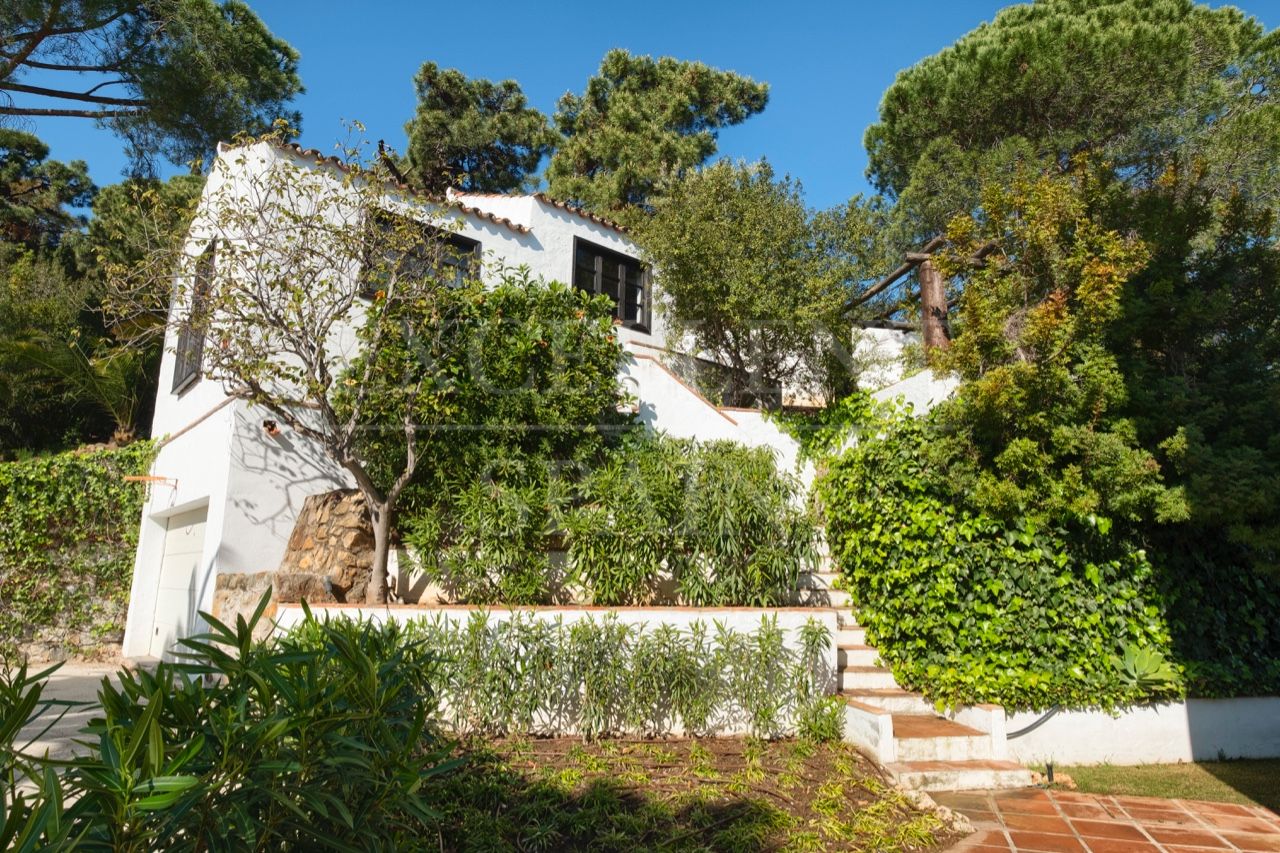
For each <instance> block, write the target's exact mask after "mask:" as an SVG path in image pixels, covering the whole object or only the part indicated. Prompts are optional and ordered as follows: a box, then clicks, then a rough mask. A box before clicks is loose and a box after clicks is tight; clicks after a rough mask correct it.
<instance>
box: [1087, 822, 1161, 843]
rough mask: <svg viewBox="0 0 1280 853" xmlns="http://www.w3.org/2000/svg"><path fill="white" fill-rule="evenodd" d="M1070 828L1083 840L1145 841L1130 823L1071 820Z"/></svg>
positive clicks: (1145, 838) (1138, 830) (1143, 836)
mask: <svg viewBox="0 0 1280 853" xmlns="http://www.w3.org/2000/svg"><path fill="white" fill-rule="evenodd" d="M1071 826H1072V828H1073V829H1075V831H1076V832H1078V833H1080V835H1081V837H1083V838H1118V839H1128V840H1129V841H1146V840H1147V837H1146V836H1145V835H1143V834H1142V830H1140V829H1138V827H1136V826H1134V825H1133V824H1131V823H1116V822H1115V821H1112V820H1073V821H1071Z"/></svg>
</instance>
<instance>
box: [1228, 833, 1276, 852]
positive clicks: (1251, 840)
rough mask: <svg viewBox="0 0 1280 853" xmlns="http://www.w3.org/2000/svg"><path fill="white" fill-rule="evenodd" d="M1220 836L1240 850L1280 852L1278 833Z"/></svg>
mask: <svg viewBox="0 0 1280 853" xmlns="http://www.w3.org/2000/svg"><path fill="white" fill-rule="evenodd" d="M1221 835H1222V837H1223V838H1225V839H1227V840H1228V841H1230V842H1231V843H1232V844H1234V845H1235V846H1237V847H1239V848H1240V849H1241V850H1260V851H1266V853H1276V851H1280V833H1277V832H1270V833H1266V834H1263V833H1259V832H1223V833H1221Z"/></svg>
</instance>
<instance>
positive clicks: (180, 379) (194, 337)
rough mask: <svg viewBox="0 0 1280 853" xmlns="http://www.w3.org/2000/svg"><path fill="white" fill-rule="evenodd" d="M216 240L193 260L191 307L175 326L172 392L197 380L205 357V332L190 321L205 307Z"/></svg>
mask: <svg viewBox="0 0 1280 853" xmlns="http://www.w3.org/2000/svg"><path fill="white" fill-rule="evenodd" d="M214 250H215V243H214V242H212V241H211V242H210V243H209V247H208V248H207V249H205V250H204V252H203V253H202V254H201V255H200V258H199V259H198V260H197V261H196V269H195V281H194V282H193V284H192V288H191V308H190V310H189V312H188V313H187V318H186V320H185V321H184V322H183V323H182V325H180V326H179V327H178V346H177V347H176V349H175V353H174V364H173V389H172V391H173V393H174V394H180V393H182V392H183V391H185V390H186V389H187V388H190V387H191V386H192V385H194V384H195V383H196V382H197V381H199V379H200V362H201V360H202V358H203V356H204V332H203V330H202V329H200V328H199V327H198V326H197V325H195V324H194V323H193V322H192V318H193V317H197V316H198V315H199V314H200V313H201V312H202V311H203V310H204V307H205V305H204V303H205V300H206V299H207V298H208V296H209V287H210V285H211V284H212V282H213V264H214Z"/></svg>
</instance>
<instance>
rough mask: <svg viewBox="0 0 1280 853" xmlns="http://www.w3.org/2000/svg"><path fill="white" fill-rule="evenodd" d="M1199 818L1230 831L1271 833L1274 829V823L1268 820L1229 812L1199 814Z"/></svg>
mask: <svg viewBox="0 0 1280 853" xmlns="http://www.w3.org/2000/svg"><path fill="white" fill-rule="evenodd" d="M1200 817H1201V818H1203V819H1204V820H1205V822H1206V823H1210V824H1212V825H1213V826H1215V827H1217V828H1218V829H1225V830H1229V831H1231V832H1259V833H1264V834H1265V833H1272V832H1275V831H1276V827H1275V824H1273V823H1272V822H1271V821H1269V820H1263V819H1262V818H1260V817H1238V816H1236V815H1229V814H1203V813H1202V814H1201V815H1200Z"/></svg>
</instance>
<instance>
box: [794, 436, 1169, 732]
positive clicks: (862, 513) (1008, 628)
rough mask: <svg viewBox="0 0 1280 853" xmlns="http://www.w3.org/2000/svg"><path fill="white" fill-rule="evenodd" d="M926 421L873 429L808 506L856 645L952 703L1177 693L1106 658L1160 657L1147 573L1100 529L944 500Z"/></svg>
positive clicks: (1156, 610) (1125, 546) (1136, 554)
mask: <svg viewBox="0 0 1280 853" xmlns="http://www.w3.org/2000/svg"><path fill="white" fill-rule="evenodd" d="M937 439H938V435H937V432H936V426H935V424H934V423H933V422H932V421H931V420H930V419H927V418H926V419H916V418H913V417H911V416H910V415H909V414H898V415H895V416H888V417H884V418H873V419H871V420H869V421H868V422H867V423H865V424H864V426H863V429H862V439H861V440H860V441H859V443H858V444H857V446H856V447H854V448H852V449H851V450H849V451H847V452H846V453H845V454H844V455H843V456H841V457H839V458H838V459H835V460H833V461H832V462H831V463H830V470H829V471H828V472H827V473H826V474H825V475H824V476H823V477H822V478H821V480H820V482H819V485H818V496H819V500H820V502H821V504H822V507H823V511H824V515H825V517H826V522H827V535H828V538H829V540H830V545H831V552H832V556H833V557H834V559H835V561H836V563H837V565H838V567H839V569H840V571H841V573H842V579H843V581H844V584H845V588H847V589H848V590H849V591H850V593H851V595H852V596H853V598H854V601H855V603H856V608H857V611H858V616H859V619H860V620H861V621H862V623H863V624H864V625H866V627H867V631H868V639H869V640H870V641H871V642H872V643H874V644H875V645H876V647H877V648H878V649H879V651H880V654H881V656H882V657H883V658H884V659H885V661H886V662H887V663H889V664H890V666H892V668H893V671H894V675H895V677H896V678H897V679H898V682H899V683H900V684H902V685H903V686H904V687H908V688H912V689H919V690H922V691H924V692H925V694H926V695H927V696H929V697H930V698H932V699H935V700H937V701H940V702H944V703H947V704H950V705H956V704H968V703H974V702H999V703H1001V704H1003V705H1004V706H1005V707H1006V708H1008V709H1010V710H1019V709H1024V708H1044V707H1048V706H1052V705H1070V706H1096V705H1102V706H1116V705H1120V704H1124V703H1127V702H1131V701H1134V700H1138V699H1143V698H1154V697H1158V696H1163V695H1171V694H1173V693H1176V692H1178V690H1179V684H1180V681H1179V680H1176V679H1175V681H1174V682H1172V683H1162V684H1141V685H1139V684H1135V683H1132V682H1129V681H1126V680H1125V679H1124V678H1123V676H1122V673H1121V671H1120V669H1119V668H1118V667H1117V666H1116V664H1115V662H1114V659H1116V658H1117V657H1121V658H1122V657H1123V656H1124V655H1125V654H1126V652H1128V651H1130V650H1141V649H1150V650H1153V651H1157V652H1161V653H1167V652H1168V651H1169V649H1170V635H1169V630H1168V628H1167V626H1166V624H1165V621H1164V608H1163V604H1164V602H1163V599H1162V596H1161V593H1160V589H1159V587H1158V585H1157V583H1156V579H1155V570H1154V568H1153V566H1152V565H1151V563H1150V561H1149V560H1148V558H1147V555H1146V554H1145V552H1143V551H1142V549H1140V548H1138V547H1135V546H1134V545H1133V543H1132V540H1131V539H1129V538H1128V537H1126V536H1124V535H1122V534H1121V533H1120V532H1119V531H1116V530H1113V529H1112V525H1111V523H1110V522H1109V521H1108V520H1106V519H1101V518H1097V519H1095V520H1094V524H1093V525H1092V526H1090V525H1087V524H1086V525H1081V526H1078V527H1066V526H1063V527H1058V528H1050V527H1037V526H1035V525H1034V524H1033V523H1031V522H1029V521H1024V522H1020V523H1012V524H1008V523H1003V522H1001V521H998V520H996V519H994V518H992V517H991V516H988V515H985V514H983V513H980V512H975V511H971V510H969V509H967V508H965V507H964V505H963V502H962V499H961V498H959V497H958V496H955V495H952V494H950V493H949V492H948V481H947V477H948V469H947V467H946V466H945V464H943V465H939V463H938V460H937V459H936V458H934V457H933V456H931V455H930V453H929V448H931V447H936V446H937Z"/></svg>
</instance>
